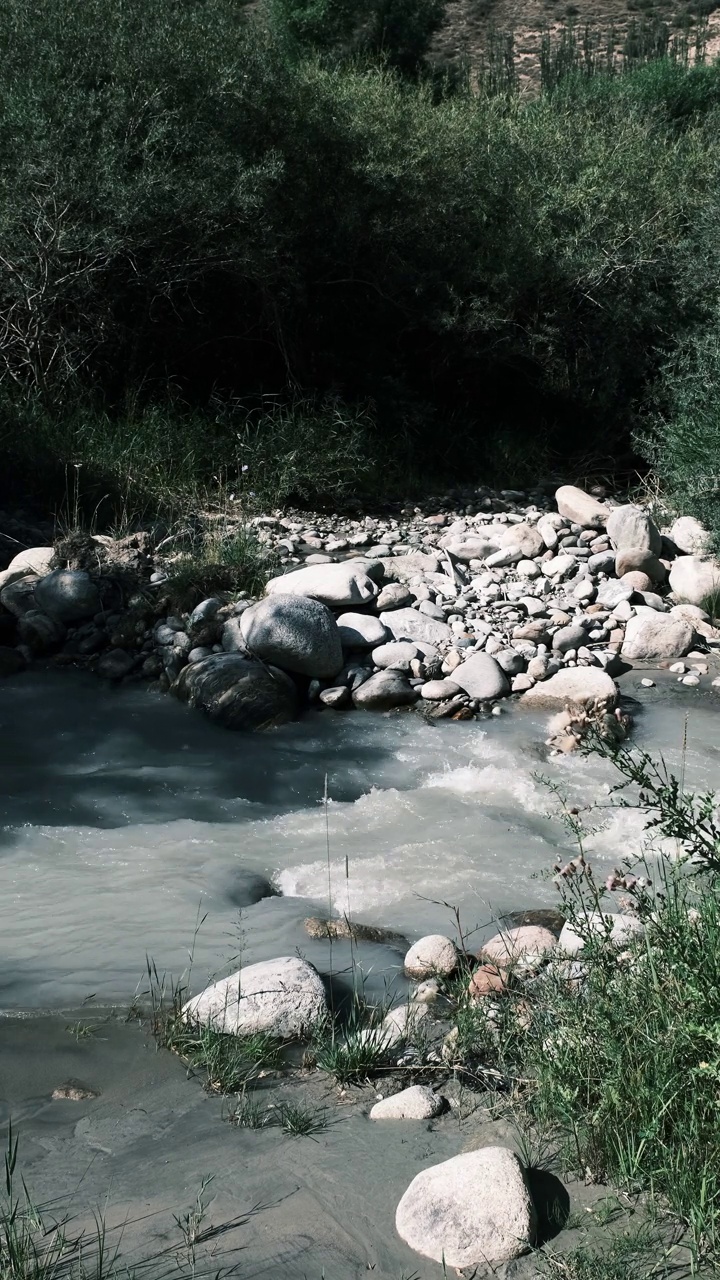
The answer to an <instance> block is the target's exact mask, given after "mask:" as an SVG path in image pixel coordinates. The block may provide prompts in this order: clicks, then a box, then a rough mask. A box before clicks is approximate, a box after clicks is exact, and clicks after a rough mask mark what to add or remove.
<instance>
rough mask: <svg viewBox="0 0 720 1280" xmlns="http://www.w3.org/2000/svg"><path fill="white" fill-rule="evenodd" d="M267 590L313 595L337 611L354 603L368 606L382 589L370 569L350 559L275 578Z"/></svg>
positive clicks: (309, 567) (295, 571)
mask: <svg viewBox="0 0 720 1280" xmlns="http://www.w3.org/2000/svg"><path fill="white" fill-rule="evenodd" d="M266 591H267V593H268V595H275V594H276V593H279V594H280V595H292V596H310V597H312V599H313V600H320V601H321V602H322V603H323V604H327V605H331V606H332V607H333V608H343V607H345V606H346V605H351V604H368V603H369V602H370V601H371V600H374V599H375V597H376V595H377V594H378V591H379V587H378V585H377V583H376V582H374V581H373V579H372V578H371V577H370V575H369V573H368V571H367V567H366V566H364V565H362V564H359V563H358V562H357V561H355V560H347V561H345V562H344V563H343V564H313V565H308V566H307V567H306V568H304V569H295V570H293V572H292V573H285V574H283V575H282V576H281V577H279V578H271V579H270V581H269V582H268V584H267V587H266Z"/></svg>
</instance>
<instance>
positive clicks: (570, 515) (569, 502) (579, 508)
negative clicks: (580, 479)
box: [555, 484, 610, 529]
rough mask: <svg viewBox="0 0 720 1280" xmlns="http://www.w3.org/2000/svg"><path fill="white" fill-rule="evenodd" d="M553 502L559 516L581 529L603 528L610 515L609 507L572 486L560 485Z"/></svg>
mask: <svg viewBox="0 0 720 1280" xmlns="http://www.w3.org/2000/svg"><path fill="white" fill-rule="evenodd" d="M555 501H556V502H557V509H558V511H559V512H560V515H561V516H564V517H565V519H566V520H571V521H572V523H573V524H579V525H581V526H582V528H583V529H604V528H605V524H606V521H607V518H608V516H609V515H610V509H609V507H606V506H605V503H604V502H598V500H597V498H593V497H592V495H591V494H589V493H585V490H584V489H578V488H576V486H575V485H574V484H564V485H561V486H560V488H559V489H558V490H557V492H556V494H555Z"/></svg>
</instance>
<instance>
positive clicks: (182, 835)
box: [0, 671, 720, 1010]
mask: <svg viewBox="0 0 720 1280" xmlns="http://www.w3.org/2000/svg"><path fill="white" fill-rule="evenodd" d="M642 692H643V695H645V694H646V693H647V697H645V696H643V707H642V710H641V713H640V715H639V717H638V722H637V728H636V733H635V740H636V741H637V742H639V743H640V744H642V745H645V746H647V747H648V748H649V749H652V750H653V751H663V752H665V753H666V755H667V757H668V759H669V760H670V761H671V762H672V763H673V764H674V765H675V766H676V767H680V749H681V743H682V738H683V726H684V720H685V711H686V706H687V704H688V697H689V695H688V693H687V691H683V693H682V694H681V693H680V691H679V690H678V689H677V686H676V685H671V684H667V685H666V687H664V688H662V687H661V688H658V689H655V690H648V691H645V690H643V691H642ZM717 716H718V711H717V706H716V704H715V702H714V701H713V702H711V701H710V700H709V699H700V698H697V699H695V700H694V701H693V703H692V712H691V716H690V731H689V743H688V751H687V758H686V773H687V778H688V781H689V783H691V784H692V785H695V786H699V787H703V788H713V787H717V786H718V783H719V782H720V749H719V747H718V739H717V733H716V731H715V728H714V726H715V724H716V722H717ZM543 720H544V718H543V717H533V718H530V717H529V716H528V715H527V714H523V713H521V712H520V711H517V710H511V709H508V710H507V711H506V712H505V713H504V714H503V715H502V716H501V717H498V718H491V719H490V720H488V721H486V722H484V723H482V724H479V723H476V722H470V723H448V722H441V723H439V724H436V725H428V724H426V723H425V722H424V721H423V720H422V719H421V718H420V717H419V716H417V715H416V714H414V713H408V714H395V715H373V714H369V713H363V712H358V713H340V714H335V713H330V712H325V713H322V714H319V713H311V714H309V715H308V716H306V717H305V718H304V719H303V720H302V721H300V722H298V723H296V724H293V725H289V726H287V727H285V728H282V729H278V730H274V731H272V732H270V733H267V734H256V735H245V734H241V733H231V732H228V731H226V730H222V729H219V728H217V727H215V726H213V725H211V724H209V723H208V722H206V721H205V720H203V718H202V717H201V716H200V715H198V714H197V713H196V712H193V711H190V710H189V709H188V708H186V707H184V706H181V705H180V704H179V703H177V702H176V701H175V700H174V699H172V698H168V697H162V696H160V695H157V694H152V693H150V692H149V691H148V690H147V689H146V688H145V687H144V686H135V687H132V688H127V687H123V688H119V689H114V688H109V687H107V686H104V685H102V684H100V683H99V682H98V681H97V680H95V679H94V678H93V677H91V676H83V675H80V674H78V673H74V672H49V671H48V672H42V671H41V672H35V673H31V674H25V675H22V676H18V677H13V678H12V679H9V680H5V681H4V682H3V683H2V686H1V688H0V766H1V767H0V779H1V781H0V792H1V794H0V1008H2V1009H6V1010H10V1009H14V1010H18V1009H33V1008H35V1009H37V1008H57V1007H62V1006H63V1005H64V1006H70V1005H76V1004H78V1003H79V1002H81V1001H82V1000H84V999H86V998H88V997H90V996H92V997H94V999H95V1001H96V1002H98V1003H106V1004H107V1003H108V1002H128V1003H129V1001H130V1000H131V998H132V994H133V991H134V990H135V987H136V984H137V982H138V979H139V978H140V976H141V974H142V971H143V968H144V963H145V956H146V954H147V955H149V956H151V957H153V958H154V960H155V962H156V964H157V966H158V968H160V969H163V970H167V971H172V972H173V973H174V974H176V975H178V974H179V973H181V971H182V970H183V969H184V968H185V967H187V963H188V952H189V950H191V949H192V950H193V952H194V961H193V983H194V985H195V987H196V988H197V987H198V986H199V985H200V984H201V983H204V982H205V980H206V979H207V977H208V976H209V975H214V974H217V973H219V972H220V971H222V970H225V971H228V970H229V967H230V966H231V965H232V964H233V961H234V958H235V957H236V956H237V955H238V954H241V955H242V957H243V959H244V961H245V962H246V963H247V962H250V961H253V960H259V959H264V958H268V957H270V956H272V955H280V954H288V953H289V952H290V953H292V952H294V951H295V950H296V949H297V948H300V949H301V950H302V952H303V954H305V955H306V956H307V957H308V959H311V960H313V959H316V960H317V957H318V956H322V955H323V954H324V953H323V952H322V950H321V949H322V948H323V947H325V948H326V947H327V944H326V943H325V944H323V943H317V942H315V943H313V942H311V941H310V940H309V939H308V938H307V937H306V935H305V933H304V930H303V927H302V919H303V917H304V916H306V915H309V914H314V913H317V912H318V911H325V912H327V910H328V906H329V903H330V904H331V906H332V909H333V911H336V912H346V911H349V914H350V915H351V916H352V917H353V918H356V919H358V920H360V921H364V922H366V923H369V924H375V925H385V926H389V927H391V928H392V929H394V930H397V931H399V932H401V933H404V934H405V935H406V936H410V937H416V936H419V935H420V934H421V933H425V932H448V931H452V928H453V919H452V913H451V911H450V909H449V908H448V907H447V906H444V905H443V903H449V904H453V905H455V906H457V907H458V908H459V910H460V913H461V919H462V923H463V926H464V928H465V929H470V928H472V927H474V926H476V925H477V926H479V931H478V932H477V933H476V934H475V935H474V938H476V939H477V941H478V942H479V941H480V939H481V938H482V936H483V933H485V934H486V933H487V932H488V931H490V929H491V927H492V926H491V925H490V921H491V919H492V917H493V915H496V914H497V913H498V912H502V911H506V910H516V909H522V908H527V907H533V906H540V905H553V904H554V903H555V902H556V901H557V894H556V891H555V889H554V887H553V886H552V884H551V883H549V882H548V881H547V880H546V879H544V878H542V876H543V873H544V872H546V871H547V870H548V869H549V868H550V867H551V866H552V863H553V861H554V860H555V857H556V855H557V853H558V851H560V850H562V851H563V852H569V851H570V849H571V846H570V844H569V842H568V838H567V835H566V833H565V831H564V829H563V827H562V825H561V824H560V823H559V822H558V821H557V820H554V819H551V818H549V817H548V816H547V814H548V812H549V811H550V810H551V809H553V807H556V802H555V801H554V799H553V796H552V795H551V793H550V792H549V791H548V789H547V788H546V786H545V785H544V784H543V783H542V781H541V780H540V779H539V778H538V776H537V775H538V773H544V774H546V775H550V776H552V777H553V778H554V779H555V780H556V781H559V782H560V783H561V784H562V785H563V787H565V788H566V789H567V790H568V792H569V793H570V795H571V796H572V798H573V800H576V801H579V802H580V803H587V802H588V801H590V800H593V799H600V800H602V799H603V797H604V796H606V788H607V784H608V783H609V782H610V781H612V780H613V771H612V769H611V766H610V765H608V764H607V763H606V762H603V761H600V760H597V759H593V758H590V759H588V758H583V757H580V756H577V755H575V756H571V757H563V758H560V759H552V760H550V761H547V760H546V759H545V752H544V748H543V745H542V744H543V739H544V737H545V732H544V723H543ZM326 774H327V776H328V792H329V796H330V802H329V805H328V811H327V829H326V822H325V813H324V809H323V804H322V797H323V790H324V780H325V775H326ZM605 816H606V819H607V820H606V823H605V825H604V827H603V829H602V830H601V831H599V832H598V833H596V834H595V835H594V836H592V837H591V839H590V847H591V849H592V850H593V858H594V860H595V861H596V862H598V863H599V864H600V866H601V867H605V865H606V864H607V865H608V866H612V865H613V864H614V862H615V861H617V859H618V858H619V857H621V856H626V855H628V854H630V853H632V852H633V851H638V850H639V848H640V844H641V833H642V828H643V819H642V817H641V815H640V814H639V813H637V812H636V811H632V810H624V811H622V810H621V811H610V812H609V813H608V814H606V815H605ZM593 821H594V819H593ZM328 836H329V847H330V858H329V870H328V856H327V838H328ZM245 872H254V873H258V874H259V875H261V876H266V877H268V878H269V879H270V880H271V881H272V882H273V884H274V885H275V886H276V888H277V889H278V890H279V891H280V893H281V894H282V896H278V897H272V898H266V899H264V900H262V901H260V902H258V903H256V904H255V905H249V906H246V907H244V909H243V910H242V912H239V910H238V903H242V902H243V885H242V884H241V883H240V880H241V873H245ZM200 920H202V923H201V925H200V927H199V928H198V929H197V935H196V936H195V938H194V934H195V933H196V925H197V924H198V922H199V921H200ZM471 941H472V940H471ZM370 950H371V951H373V948H370ZM373 954H374V955H375V956H376V961H375V962H376V963H377V965H378V966H379V967H381V966H382V963H384V962H387V963H389V960H388V955H389V951H388V949H387V948H377V947H376V948H375V949H374V951H373ZM392 960H393V963H395V964H397V954H396V953H393V955H392ZM235 967H237V965H236V966H235Z"/></svg>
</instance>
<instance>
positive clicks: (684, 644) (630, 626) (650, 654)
mask: <svg viewBox="0 0 720 1280" xmlns="http://www.w3.org/2000/svg"><path fill="white" fill-rule="evenodd" d="M693 634H694V632H693V628H692V625H691V624H690V623H689V622H687V621H686V619H685V618H678V617H677V616H673V614H671V613H657V612H656V611H655V610H652V611H651V612H648V613H642V614H638V615H637V616H636V617H634V618H630V619H629V620H628V622H627V624H626V627H625V638H624V640H623V644H622V656H623V658H627V659H629V660H630V661H632V662H660V661H662V660H663V659H664V658H682V657H683V655H684V654H686V653H689V652H690V650H691V648H692V644H693Z"/></svg>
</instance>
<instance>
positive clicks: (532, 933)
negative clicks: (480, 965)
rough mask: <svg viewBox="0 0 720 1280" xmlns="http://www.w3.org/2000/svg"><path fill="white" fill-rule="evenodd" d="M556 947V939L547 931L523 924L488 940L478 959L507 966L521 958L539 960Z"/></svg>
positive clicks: (537, 926) (536, 926)
mask: <svg viewBox="0 0 720 1280" xmlns="http://www.w3.org/2000/svg"><path fill="white" fill-rule="evenodd" d="M556 946H557V938H556V936H555V934H554V933H551V932H550V930H549V929H544V928H542V927H541V926H540V925H532V924H525V925H519V926H518V927H517V928H515V929H504V930H503V931H502V932H501V933H496V934H495V935H494V937H492V938H488V940H487V942H484V943H483V945H482V947H481V948H480V950H479V952H478V959H480V960H491V961H493V962H495V963H496V964H505V965H507V964H511V963H513V962H515V961H517V960H520V959H521V958H528V959H533V960H535V959H540V958H541V957H542V956H544V955H547V954H548V952H550V951H553V950H554V949H555V947H556Z"/></svg>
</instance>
